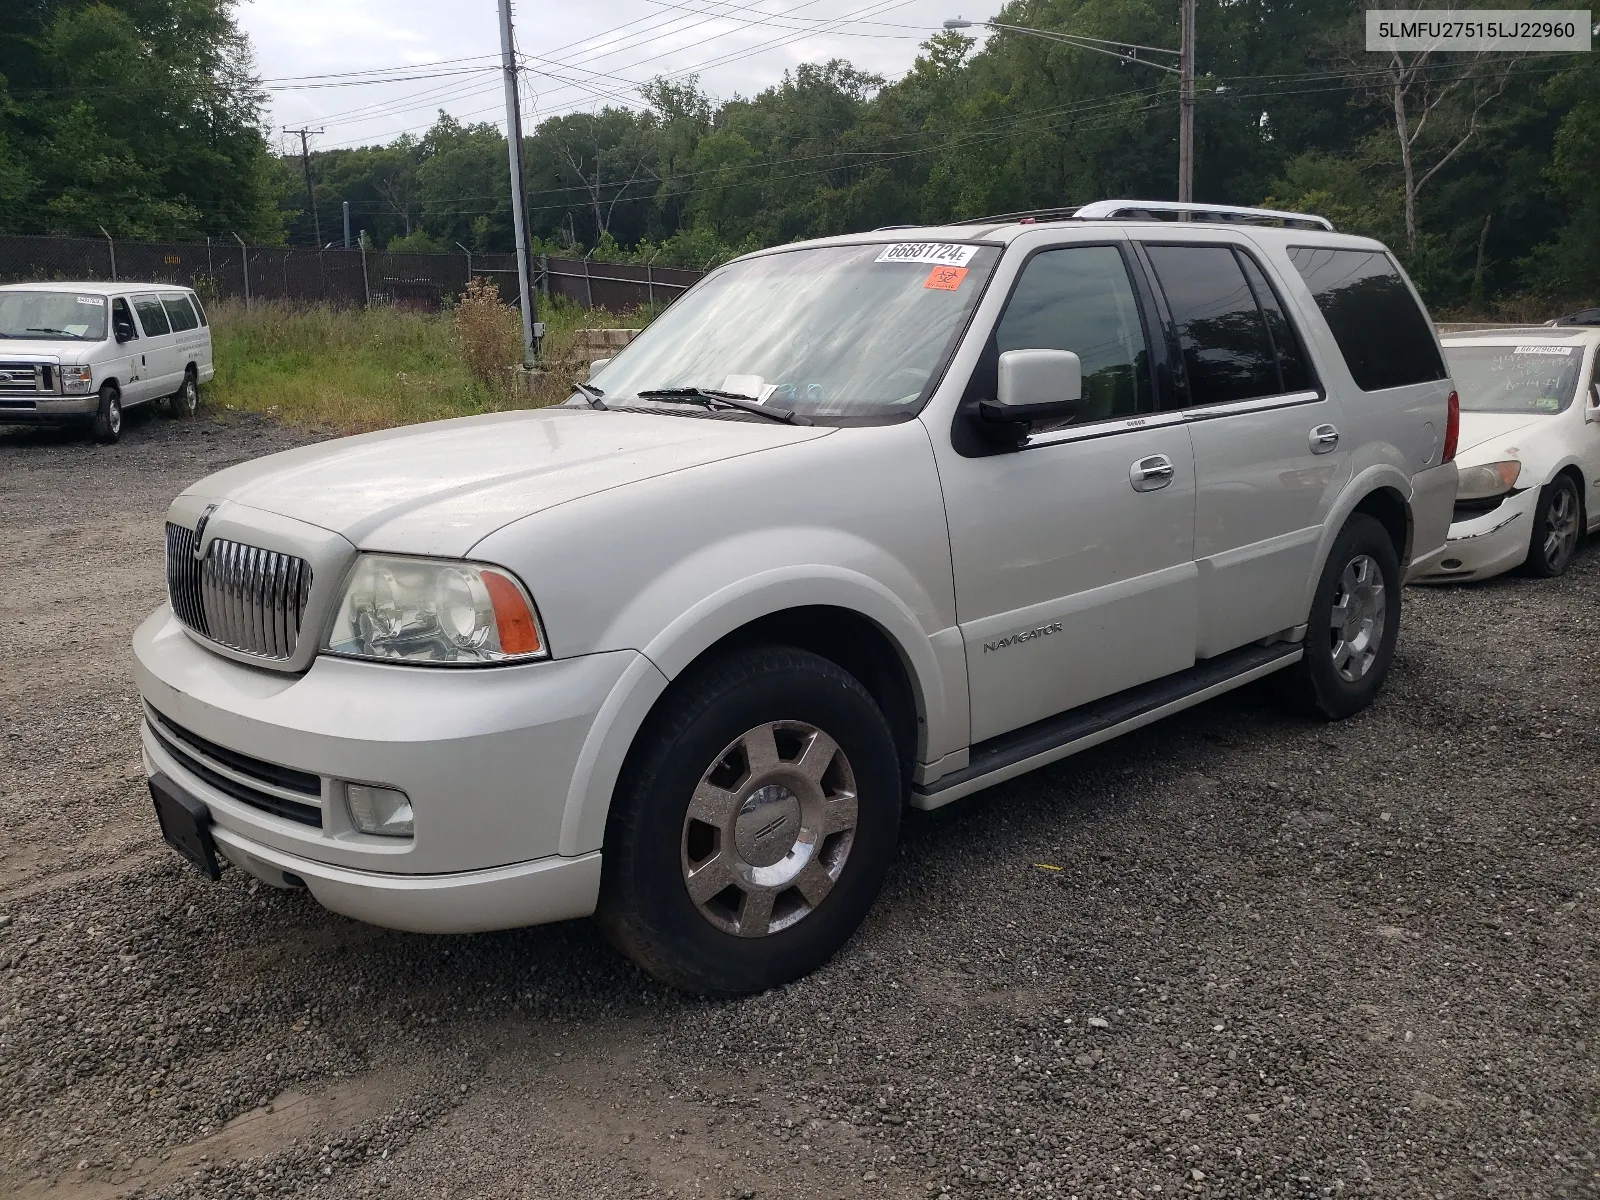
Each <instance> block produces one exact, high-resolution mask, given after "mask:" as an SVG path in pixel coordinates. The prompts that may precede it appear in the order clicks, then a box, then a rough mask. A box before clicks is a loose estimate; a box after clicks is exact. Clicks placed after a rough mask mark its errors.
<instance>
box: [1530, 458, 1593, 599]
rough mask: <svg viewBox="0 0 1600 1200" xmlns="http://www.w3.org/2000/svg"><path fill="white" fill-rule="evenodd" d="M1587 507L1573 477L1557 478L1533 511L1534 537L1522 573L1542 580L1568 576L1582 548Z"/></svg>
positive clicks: (1544, 490) (1546, 487)
mask: <svg viewBox="0 0 1600 1200" xmlns="http://www.w3.org/2000/svg"><path fill="white" fill-rule="evenodd" d="M1582 516H1583V504H1582V502H1581V501H1580V500H1579V499H1578V488H1577V485H1576V484H1574V483H1573V482H1572V477H1571V476H1570V475H1557V476H1556V477H1555V478H1554V479H1552V480H1551V481H1550V482H1549V483H1548V484H1546V485H1545V486H1544V488H1543V489H1542V490H1541V491H1540V492H1539V503H1538V504H1536V505H1534V509H1533V535H1532V537H1530V538H1529V539H1528V557H1527V560H1526V561H1525V562H1524V563H1523V564H1522V569H1523V570H1524V571H1526V572H1527V573H1528V574H1529V575H1532V576H1535V577H1536V578H1539V579H1554V578H1555V577H1556V576H1557V575H1561V574H1564V573H1565V572H1566V569H1567V567H1568V566H1570V565H1571V563H1572V554H1573V551H1575V550H1576V549H1577V548H1578V537H1579V534H1580V533H1581V532H1582V529H1583V519H1582Z"/></svg>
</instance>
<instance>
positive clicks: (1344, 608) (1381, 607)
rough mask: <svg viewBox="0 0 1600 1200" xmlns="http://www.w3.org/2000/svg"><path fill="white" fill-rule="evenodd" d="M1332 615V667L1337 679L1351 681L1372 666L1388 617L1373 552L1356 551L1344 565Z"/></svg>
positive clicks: (1334, 595) (1384, 595)
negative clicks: (1337, 674)
mask: <svg viewBox="0 0 1600 1200" xmlns="http://www.w3.org/2000/svg"><path fill="white" fill-rule="evenodd" d="M1331 616H1332V620H1331V621H1330V622H1329V624H1330V628H1329V631H1328V635H1329V637H1330V638H1331V639H1332V642H1333V669H1334V670H1335V671H1337V672H1338V673H1339V678H1340V679H1342V680H1344V681H1345V682H1346V683H1354V682H1356V680H1358V679H1360V678H1361V677H1362V676H1363V675H1365V674H1366V673H1367V672H1368V671H1370V670H1371V669H1372V664H1373V662H1374V661H1375V660H1376V659H1377V657H1378V648H1379V647H1380V646H1381V645H1383V629H1384V626H1385V624H1386V623H1387V622H1388V620H1389V609H1388V604H1387V599H1386V589H1385V587H1384V582H1383V569H1382V568H1381V567H1379V566H1378V560H1377V559H1375V558H1373V557H1372V555H1370V554H1358V555H1356V557H1354V558H1352V559H1351V560H1350V561H1349V562H1348V563H1346V564H1345V568H1344V571H1343V573H1341V574H1340V576H1339V586H1338V587H1337V588H1336V589H1335V591H1334V593H1333V612H1332V614H1331Z"/></svg>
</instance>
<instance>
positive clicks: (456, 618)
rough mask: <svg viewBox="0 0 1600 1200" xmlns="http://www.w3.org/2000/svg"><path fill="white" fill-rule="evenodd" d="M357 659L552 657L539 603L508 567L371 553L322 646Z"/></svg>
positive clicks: (473, 661) (478, 662) (463, 661)
mask: <svg viewBox="0 0 1600 1200" xmlns="http://www.w3.org/2000/svg"><path fill="white" fill-rule="evenodd" d="M322 648H323V649H324V650H325V651H327V652H328V653H330V654H343V655H347V656H348V657H350V658H376V659H382V660H385V661H401V662H412V663H434V664H438V665H441V666H457V667H468V666H483V665H486V664H489V663H502V662H514V661H521V660H526V659H535V658H548V657H549V653H550V652H549V648H548V646H547V644H546V642H545V639H544V630H543V629H541V628H540V627H539V618H538V616H537V614H535V612H534V609H533V602H532V600H530V599H529V598H528V594H527V592H525V591H524V590H523V588H522V584H521V583H519V582H518V581H517V579H516V577H515V576H513V575H512V574H511V573H510V572H509V571H507V570H505V569H503V568H501V567H491V566H485V565H483V564H481V563H469V562H450V561H446V560H443V559H433V558H401V557H398V556H396V555H389V554H363V555H362V556H361V558H360V559H359V560H358V561H357V563H356V566H355V569H354V570H353V571H351V572H350V578H349V580H348V581H347V582H346V583H345V588H344V598H343V599H342V600H341V601H340V602H339V612H338V615H337V616H336V617H335V618H334V622H333V627H332V629H330V630H329V632H328V638H327V640H326V642H324V643H323V647H322Z"/></svg>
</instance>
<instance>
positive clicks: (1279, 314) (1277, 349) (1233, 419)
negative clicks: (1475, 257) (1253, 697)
mask: <svg viewBox="0 0 1600 1200" xmlns="http://www.w3.org/2000/svg"><path fill="white" fill-rule="evenodd" d="M1141 248H1142V251H1143V254H1144V261H1145V262H1146V263H1147V264H1148V266H1149V268H1150V270H1151V272H1152V274H1153V277H1154V279H1155V281H1156V291H1157V293H1158V295H1159V297H1160V303H1161V304H1162V306H1163V307H1164V309H1165V314H1166V318H1167V321H1168V323H1169V330H1170V334H1171V336H1172V337H1173V338H1174V339H1175V341H1176V343H1177V349H1178V352H1179V353H1178V356H1177V357H1178V359H1179V362H1178V368H1177V369H1178V375H1179V376H1180V378H1179V380H1178V383H1177V388H1176V398H1177V404H1178V405H1179V406H1180V407H1181V409H1182V411H1183V413H1184V416H1185V417H1186V418H1187V421H1188V425H1189V434H1190V437H1191V438H1192V439H1193V444H1194V461H1195V481H1196V482H1195V486H1196V496H1195V530H1194V553H1195V565H1196V567H1197V568H1198V572H1199V574H1198V579H1197V587H1198V595H1199V624H1198V628H1197V631H1196V643H1195V653H1196V655H1197V656H1198V657H1200V658H1209V657H1211V656H1213V655H1217V654H1221V653H1223V652H1225V651H1227V650H1232V649H1234V648H1236V647H1238V646H1243V645H1245V644H1247V643H1249V642H1253V641H1258V640H1260V639H1261V638H1264V637H1268V636H1270V635H1273V634H1276V633H1280V632H1282V631H1284V630H1287V629H1290V628H1292V627H1293V626H1296V625H1299V624H1301V623H1302V622H1304V621H1305V619H1306V613H1305V611H1304V606H1305V594H1306V582H1307V580H1308V579H1309V578H1310V576H1311V574H1312V571H1313V569H1314V566H1315V560H1316V552H1317V545H1318V543H1319V540H1320V538H1321V535H1322V529H1323V526H1324V524H1325V523H1326V521H1327V517H1328V513H1329V510H1330V509H1331V508H1332V506H1333V504H1334V502H1335V501H1336V500H1337V498H1338V496H1339V493H1340V491H1341V489H1342V488H1343V487H1344V485H1345V482H1346V481H1347V480H1348V479H1349V477H1350V452H1349V446H1348V443H1347V440H1346V438H1345V435H1344V432H1343V430H1342V425H1343V420H1344V417H1343V414H1342V413H1341V412H1340V410H1339V406H1338V404H1337V403H1336V402H1335V401H1334V399H1333V398H1332V397H1331V396H1329V395H1328V393H1327V391H1326V389H1324V388H1323V387H1321V386H1320V385H1319V383H1318V381H1317V379H1316V377H1315V376H1314V374H1313V372H1312V369H1311V364H1310V360H1309V358H1308V356H1307V354H1306V351H1305V343H1304V339H1303V338H1302V336H1301V334H1300V332H1299V330H1298V329H1297V328H1296V326H1295V323H1294V322H1293V321H1292V320H1291V318H1290V316H1289V311H1290V310H1289V309H1287V307H1286V306H1285V305H1284V303H1283V301H1282V300H1281V299H1280V289H1279V288H1278V287H1276V286H1275V285H1274V284H1273V283H1272V282H1270V281H1269V279H1268V276H1267V274H1266V271H1265V270H1264V269H1263V267H1262V264H1261V262H1260V260H1258V259H1257V258H1256V257H1255V255H1254V254H1253V253H1252V252H1251V250H1250V248H1249V247H1248V246H1246V245H1245V244H1243V243H1242V242H1240V241H1238V240H1236V239H1231V238H1228V237H1227V236H1226V235H1220V236H1219V235H1216V234H1210V235H1209V236H1204V235H1203V236H1198V237H1193V238H1190V239H1186V240H1183V241H1177V240H1167V239H1166V238H1163V239H1162V240H1159V241H1158V240H1155V239H1154V238H1152V239H1151V240H1149V241H1145V242H1142V243H1141Z"/></svg>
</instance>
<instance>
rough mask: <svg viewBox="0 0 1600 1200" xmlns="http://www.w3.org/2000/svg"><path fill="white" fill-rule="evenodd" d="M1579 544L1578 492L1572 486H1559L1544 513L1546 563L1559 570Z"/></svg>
mask: <svg viewBox="0 0 1600 1200" xmlns="http://www.w3.org/2000/svg"><path fill="white" fill-rule="evenodd" d="M1577 544H1578V494H1577V492H1575V491H1574V490H1573V489H1572V488H1570V487H1558V488H1556V489H1555V494H1554V495H1552V496H1551V497H1550V503H1549V505H1548V506H1547V507H1546V509H1545V515H1544V543H1543V546H1542V550H1543V553H1544V561H1545V565H1546V566H1547V567H1549V568H1550V569H1551V570H1552V571H1559V570H1561V568H1562V567H1563V566H1565V565H1566V561H1567V559H1568V558H1570V557H1571V556H1572V551H1573V549H1574V548H1575V547H1576V546H1577Z"/></svg>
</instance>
